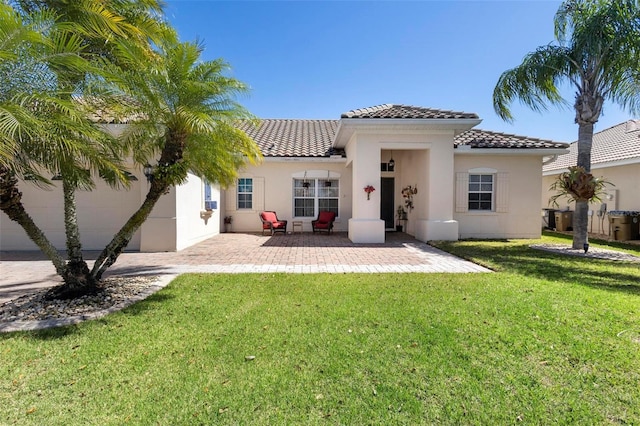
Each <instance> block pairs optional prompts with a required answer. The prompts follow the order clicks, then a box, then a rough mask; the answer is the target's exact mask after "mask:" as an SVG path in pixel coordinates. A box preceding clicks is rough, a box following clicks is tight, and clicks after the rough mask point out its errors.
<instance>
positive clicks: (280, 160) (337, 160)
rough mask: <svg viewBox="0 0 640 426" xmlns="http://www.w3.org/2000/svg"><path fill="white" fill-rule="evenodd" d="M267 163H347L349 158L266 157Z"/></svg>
mask: <svg viewBox="0 0 640 426" xmlns="http://www.w3.org/2000/svg"><path fill="white" fill-rule="evenodd" d="M263 159H264V162H266V163H346V162H347V158H346V157H342V156H340V158H336V157H335V156H331V157H264V158H263Z"/></svg>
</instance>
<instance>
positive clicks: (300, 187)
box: [293, 179, 340, 217]
mask: <svg viewBox="0 0 640 426" xmlns="http://www.w3.org/2000/svg"><path fill="white" fill-rule="evenodd" d="M339 197H340V183H339V181H338V180H337V179H293V215H294V217H316V216H317V214H318V212H319V211H321V210H323V211H324V210H326V211H330V212H334V213H335V214H336V216H338V210H339V209H338V200H339Z"/></svg>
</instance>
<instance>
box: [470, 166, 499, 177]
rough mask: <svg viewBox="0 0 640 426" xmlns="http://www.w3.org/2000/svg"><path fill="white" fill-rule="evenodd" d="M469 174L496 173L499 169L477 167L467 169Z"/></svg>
mask: <svg viewBox="0 0 640 426" xmlns="http://www.w3.org/2000/svg"><path fill="white" fill-rule="evenodd" d="M467 172H468V173H469V174H474V175H477V174H496V173H498V171H497V170H496V169H492V168H490V167H476V168H475V169H469V170H467Z"/></svg>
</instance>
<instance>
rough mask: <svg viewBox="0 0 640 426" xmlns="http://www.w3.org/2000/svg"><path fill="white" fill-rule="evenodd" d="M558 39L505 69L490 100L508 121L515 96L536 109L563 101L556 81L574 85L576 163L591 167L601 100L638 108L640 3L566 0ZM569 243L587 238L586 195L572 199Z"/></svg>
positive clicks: (557, 18)
mask: <svg viewBox="0 0 640 426" xmlns="http://www.w3.org/2000/svg"><path fill="white" fill-rule="evenodd" d="M555 37H556V40H557V44H549V45H547V46H541V47H538V48H537V49H536V51H535V52H532V53H529V54H528V55H527V56H526V57H525V58H524V60H523V61H522V63H521V64H520V65H518V66H517V67H515V68H513V69H510V70H508V71H505V72H504V73H503V74H502V75H501V76H500V78H499V80H498V83H497V84H496V87H495V89H494V92H493V106H494V109H495V111H496V113H497V114H498V115H499V116H500V117H501V118H502V119H504V120H507V121H512V120H513V116H512V115H511V111H510V109H509V105H510V104H511V102H512V101H513V100H514V99H520V101H521V102H522V103H524V104H525V105H527V106H529V107H530V108H531V109H533V110H535V111H541V110H546V108H547V104H551V105H567V104H568V103H567V101H566V100H564V99H563V98H562V96H561V94H560V91H559V89H558V86H559V84H560V83H562V82H567V81H568V82H569V83H570V84H571V85H572V87H573V88H574V89H575V99H574V102H573V108H574V109H575V113H576V115H575V122H576V124H578V160H577V166H579V167H582V168H583V169H584V171H585V173H589V172H590V171H591V145H592V140H593V128H594V125H595V123H597V121H598V119H599V118H600V115H601V114H602V108H603V104H604V102H605V100H608V101H612V102H614V103H617V104H619V105H620V106H622V107H623V108H626V109H627V110H629V111H630V112H632V113H636V112H638V111H640V69H639V67H638V63H639V59H640V6H639V3H638V1H637V0H606V1H605V0H566V1H565V2H563V3H562V5H561V6H560V8H559V9H558V12H557V13H556V16H555ZM575 201H576V210H575V214H574V216H573V218H574V219H573V221H574V222H573V229H574V233H573V248H576V249H582V248H583V247H584V244H586V243H587V242H588V240H587V225H588V208H589V207H588V201H586V200H575Z"/></svg>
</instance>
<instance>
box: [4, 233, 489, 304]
mask: <svg viewBox="0 0 640 426" xmlns="http://www.w3.org/2000/svg"><path fill="white" fill-rule="evenodd" d="M97 254H98V253H97V252H88V253H86V258H87V261H88V262H89V263H90V264H91V261H92V260H93V259H95V257H96V256H97ZM184 272H221V273H244V272H287V273H314V272H328V273H345V272H364V273H378V272H489V270H488V269H485V268H483V267H481V266H479V265H476V264H474V263H472V262H468V261H465V260H463V259H460V258H457V257H455V256H452V255H450V254H448V253H444V252H442V251H440V250H437V249H435V248H433V247H431V246H429V245H427V244H425V243H422V242H420V241H417V240H415V239H414V238H412V237H410V236H407V235H406V234H403V233H388V234H387V241H386V242H385V243H384V244H353V243H352V242H351V241H350V240H349V239H348V238H347V235H346V234H345V233H335V234H331V235H327V234H311V233H298V234H290V235H283V234H276V235H275V236H273V237H272V236H262V235H260V234H236V233H230V234H220V235H217V236H215V237H213V238H210V239H208V240H206V241H203V242H201V243H199V244H196V245H194V246H192V247H189V248H187V249H185V250H182V251H179V252H170V253H169V252H167V253H137V252H136V253H124V254H122V255H121V256H120V257H119V258H118V261H117V262H116V264H115V265H113V266H112V267H111V269H109V271H108V272H107V276H108V275H175V274H179V273H184ZM59 282H60V281H59V279H58V277H57V275H56V274H55V269H54V268H53V265H52V264H51V262H49V261H48V260H46V259H45V258H44V256H43V255H42V254H41V253H40V252H7V251H4V252H0V303H2V302H4V301H6V300H9V299H12V298H15V297H19V296H21V295H23V294H26V293H28V292H31V291H33V290H34V289H37V288H42V287H49V286H52V285H55V284H57V283H59Z"/></svg>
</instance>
